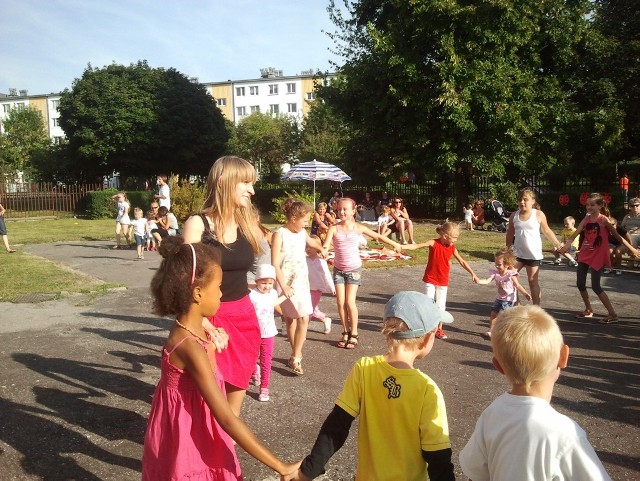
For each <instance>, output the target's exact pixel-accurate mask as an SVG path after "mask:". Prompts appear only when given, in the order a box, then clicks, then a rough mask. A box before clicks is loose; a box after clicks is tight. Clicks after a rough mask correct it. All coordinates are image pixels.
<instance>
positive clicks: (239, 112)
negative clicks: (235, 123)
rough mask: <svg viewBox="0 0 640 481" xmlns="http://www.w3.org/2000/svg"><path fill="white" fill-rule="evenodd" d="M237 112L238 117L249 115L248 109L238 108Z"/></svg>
mask: <svg viewBox="0 0 640 481" xmlns="http://www.w3.org/2000/svg"><path fill="white" fill-rule="evenodd" d="M236 112H238V117H244V116H245V115H247V108H246V107H236Z"/></svg>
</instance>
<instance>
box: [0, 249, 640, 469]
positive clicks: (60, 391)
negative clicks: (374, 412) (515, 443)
mask: <svg viewBox="0 0 640 481" xmlns="http://www.w3.org/2000/svg"><path fill="white" fill-rule="evenodd" d="M25 249H26V250H28V251H29V252H32V253H34V254H36V255H40V256H42V257H45V258H47V259H51V260H55V261H58V262H61V263H63V264H65V265H67V266H69V267H71V268H73V269H76V270H78V271H80V272H84V273H86V274H89V275H91V276H94V277H98V278H100V279H104V280H105V281H109V282H117V283H122V284H124V285H126V286H127V289H126V290H124V291H117V292H111V293H109V294H106V295H104V296H100V297H95V298H93V297H91V296H78V297H73V298H68V299H64V300H60V301H54V302H46V303H42V304H0V346H1V347H0V362H1V363H2V366H3V368H2V374H1V379H0V381H1V382H0V472H2V479H16V480H31V479H46V480H71V479H73V480H128V479H138V478H139V470H140V456H141V451H142V439H143V436H144V429H145V426H146V419H147V415H148V411H149V404H150V400H151V396H152V394H153V389H154V386H155V383H156V381H157V379H158V376H159V369H158V366H159V357H158V352H159V348H160V346H161V345H162V343H163V341H164V339H165V337H166V332H167V331H166V329H167V327H168V326H169V325H170V322H171V321H170V320H168V319H158V318H157V317H156V316H155V315H153V313H152V312H151V306H150V300H149V295H148V284H149V280H150V278H151V276H152V275H153V273H154V271H155V269H157V267H158V265H159V258H158V256H157V255H155V254H154V253H151V254H149V255H147V259H146V260H144V261H140V262H138V261H135V260H134V257H135V252H134V251H113V250H111V249H109V244H108V243H106V242H103V243H100V242H83V243H65V244H48V245H38V246H28V247H25ZM152 254H153V255H152ZM473 267H474V269H476V271H477V272H478V273H479V274H482V275H484V273H486V271H487V269H488V267H489V263H483V262H477V263H474V264H473ZM422 271H423V268H421V267H411V268H396V269H384V268H383V269H367V270H366V271H365V273H364V282H365V283H364V285H363V287H362V288H361V290H360V292H359V296H358V306H359V309H360V318H361V323H362V324H361V325H362V327H361V338H360V339H361V345H360V346H359V347H358V349H356V350H354V351H346V350H340V349H337V348H336V347H335V346H334V345H335V340H336V339H337V337H338V332H339V326H336V324H335V323H334V331H335V332H334V333H332V334H331V335H329V336H325V335H324V334H320V333H319V332H312V333H310V334H309V340H308V342H307V344H306V345H305V350H304V352H305V358H304V368H305V375H304V376H303V377H301V378H297V377H294V376H293V375H291V374H290V373H289V372H288V371H286V370H285V369H284V362H285V361H286V359H287V357H288V346H287V343H286V341H285V340H284V339H283V338H280V337H279V338H278V339H277V341H276V353H275V358H274V368H273V371H274V373H273V376H272V387H271V393H272V401H271V402H269V403H259V402H258V401H257V392H255V388H252V390H253V391H252V392H251V393H250V394H249V396H248V398H247V399H246V401H245V405H244V408H243V417H244V418H245V420H246V421H247V422H248V424H249V425H250V426H251V427H252V429H254V430H255V431H256V433H257V434H258V436H259V437H260V438H261V439H263V440H264V441H265V442H266V443H267V444H268V445H269V446H270V447H271V448H272V449H273V450H274V451H275V452H276V453H277V454H279V455H282V456H284V457H286V458H288V459H295V458H298V457H301V456H303V455H305V454H306V453H307V451H308V450H309V449H310V447H311V445H312V444H313V442H314V440H315V437H316V434H317V432H318V429H319V428H320V425H321V423H322V421H323V420H324V418H325V416H326V415H327V413H328V412H329V410H330V409H331V407H332V405H333V401H334V400H335V397H336V395H337V393H338V392H339V390H340V388H341V386H342V382H343V381H344V378H345V376H346V374H347V373H348V371H349V369H350V368H351V366H352V364H353V363H354V362H355V361H356V360H357V359H358V358H359V357H360V356H362V355H370V354H375V353H379V352H381V351H382V350H383V348H384V343H383V341H382V338H381V337H380V335H379V327H380V315H381V312H382V309H383V306H384V303H385V302H386V300H387V299H388V298H389V297H390V296H391V295H392V294H393V293H395V292H396V291H398V290H407V289H413V290H422V283H421V281H420V279H421V277H422ZM541 284H542V288H543V296H544V297H543V305H544V307H545V308H547V309H548V310H549V311H550V312H551V313H552V314H553V315H554V316H555V317H556V318H557V319H558V320H559V322H560V325H561V328H562V329H563V332H564V334H565V338H566V341H567V343H568V344H569V345H570V346H571V358H570V362H569V368H568V369H567V370H566V371H565V372H564V374H563V375H562V377H561V379H560V382H559V383H558V385H557V388H556V391H555V396H554V399H553V404H554V406H555V407H556V409H558V410H559V411H561V412H563V413H565V414H567V415H569V416H570V417H572V418H573V419H575V420H576V421H577V422H578V423H579V424H580V425H581V426H582V427H583V428H584V429H585V431H586V432H587V434H588V435H589V439H590V441H591V443H592V444H593V445H594V447H595V448H596V450H597V451H598V454H599V456H600V457H601V459H602V460H603V462H604V463H605V466H606V467H607V470H608V471H609V473H610V475H611V477H612V478H613V479H616V480H632V479H638V478H639V477H640V467H639V466H640V448H639V446H640V429H639V426H638V419H639V418H640V417H639V415H638V414H639V413H638V399H639V398H640V388H639V386H640V369H639V364H640V363H639V357H640V356H639V354H640V350H639V349H638V345H639V344H638V341H639V340H640V319H639V317H640V315H639V312H640V302H639V300H638V299H639V297H638V293H640V275H638V274H637V273H636V274H633V273H625V274H624V275H623V276H621V277H607V278H606V279H605V288H606V289H607V291H608V292H609V294H610V297H611V299H612V301H613V303H614V304H615V305H616V306H617V307H618V309H619V311H620V314H621V315H622V316H623V317H624V320H623V322H621V323H619V324H616V325H610V326H601V325H598V324H597V323H595V322H593V321H591V320H589V321H585V320H577V319H575V318H574V317H573V314H574V313H575V312H576V311H577V310H578V309H579V307H580V300H579V297H578V293H577V290H576V289H575V287H573V286H574V285H575V271H573V270H571V269H568V268H565V267H555V266H552V265H548V264H545V265H544V267H543V270H542V273H541ZM493 296H494V289H493V288H492V287H485V286H474V285H473V284H472V283H471V282H470V280H469V276H468V274H467V273H466V272H464V271H463V270H462V269H460V268H459V267H458V266H455V267H454V268H453V269H452V276H451V284H450V290H449V302H448V307H449V310H450V311H451V312H452V313H453V314H454V317H455V322H454V324H453V325H452V326H451V328H450V329H449V331H448V332H449V335H450V338H449V340H447V341H438V342H437V343H436V346H435V347H434V350H433V352H432V353H431V354H430V355H429V356H428V357H427V358H426V359H424V360H422V361H419V363H418V364H417V366H418V367H419V368H420V369H422V370H423V371H425V372H427V373H428V374H429V375H431V377H433V379H434V380H435V381H436V382H437V383H438V385H439V386H440V388H441V389H442V391H443V393H444V396H445V400H446V403H447V410H448V416H449V425H450V431H451V440H452V443H453V450H454V458H455V463H456V468H457V469H458V475H459V476H460V479H463V477H462V475H461V473H460V472H459V468H458V467H457V453H458V452H459V451H460V449H462V447H463V446H464V443H465V442H466V439H467V438H468V436H469V435H470V433H471V432H472V430H473V427H474V425H475V421H476V419H477V417H478V415H479V413H480V412H481V411H482V409H483V408H484V407H485V406H486V405H487V404H488V403H490V402H491V400H493V399H494V398H495V397H496V396H497V395H498V394H500V393H501V392H502V391H503V390H504V389H505V386H506V385H505V383H504V380H503V379H502V378H501V377H500V375H499V374H498V373H497V372H496V371H495V370H494V369H493V368H492V366H491V356H490V346H489V344H488V343H487V342H486V341H484V340H483V339H482V338H481V337H480V333H482V332H484V331H485V330H486V324H485V322H484V320H485V319H486V317H487V315H488V313H489V310H490V303H491V301H492V300H493ZM322 305H323V308H324V310H326V311H328V313H330V314H334V313H335V306H334V301H333V299H331V298H325V299H323V300H322ZM594 305H595V308H596V312H597V313H600V314H604V310H603V309H602V306H601V305H600V304H598V303H596V304H594ZM318 328H319V326H318ZM356 431H357V430H356V429H355V428H354V429H353V430H352V433H351V435H350V436H349V439H348V441H347V443H346V445H345V446H344V447H343V449H342V450H341V451H339V452H338V453H337V454H336V455H335V456H334V458H333V459H332V460H331V462H330V463H329V465H328V467H327V468H328V469H327V474H326V475H325V476H324V479H330V480H342V479H344V480H347V479H352V476H353V471H354V467H355V465H356V443H355V441H356V437H355V435H356ZM240 458H241V464H242V467H243V471H244V474H245V478H246V479H247V480H271V479H277V478H276V477H275V476H274V475H273V474H271V473H270V472H269V470H268V469H266V468H264V467H262V466H261V465H258V464H257V463H256V462H254V461H253V460H252V459H250V458H248V457H247V456H246V455H245V454H244V453H242V454H241V455H240Z"/></svg>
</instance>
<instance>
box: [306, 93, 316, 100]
mask: <svg viewBox="0 0 640 481" xmlns="http://www.w3.org/2000/svg"><path fill="white" fill-rule="evenodd" d="M315 99H316V93H315V92H307V100H315Z"/></svg>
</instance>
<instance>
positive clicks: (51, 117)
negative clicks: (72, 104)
mask: <svg viewBox="0 0 640 481" xmlns="http://www.w3.org/2000/svg"><path fill="white" fill-rule="evenodd" d="M59 106H60V94H48V95H28V92H27V91H26V90H17V89H9V93H8V94H0V133H2V132H4V127H3V123H4V119H5V118H7V116H8V114H9V112H11V110H13V109H26V108H29V107H30V108H35V109H36V110H38V111H40V113H41V114H42V121H43V122H44V127H45V130H46V132H47V134H49V137H50V138H51V141H52V142H53V143H59V142H60V141H61V140H62V139H63V138H64V131H63V130H62V128H61V127H60V111H59Z"/></svg>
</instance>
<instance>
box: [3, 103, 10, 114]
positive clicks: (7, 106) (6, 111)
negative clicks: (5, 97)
mask: <svg viewBox="0 0 640 481" xmlns="http://www.w3.org/2000/svg"><path fill="white" fill-rule="evenodd" d="M2 111H3V112H4V113H5V114H8V113H9V112H11V104H2Z"/></svg>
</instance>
